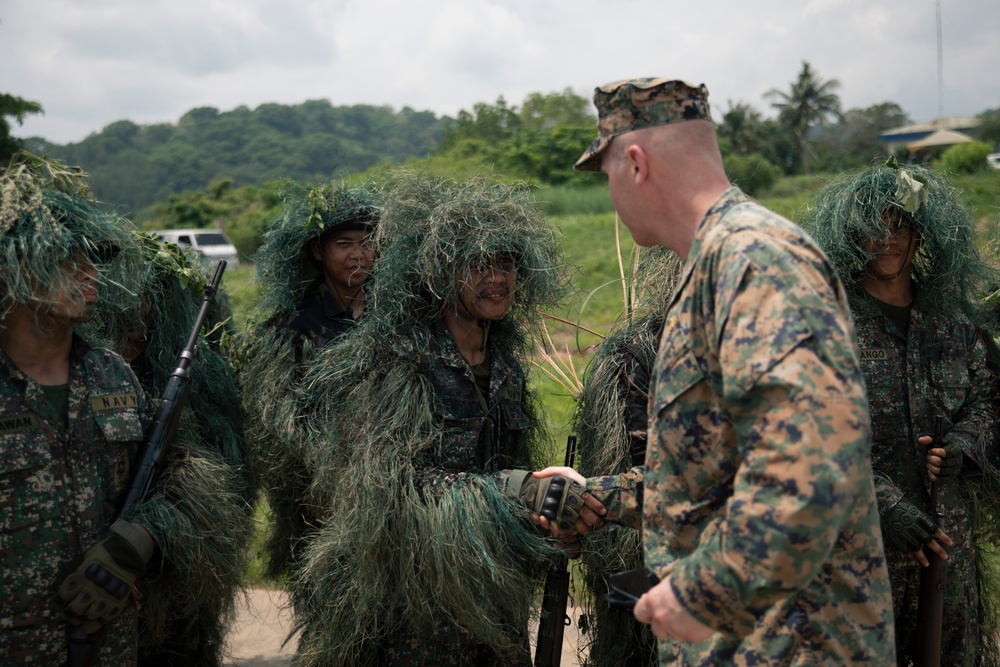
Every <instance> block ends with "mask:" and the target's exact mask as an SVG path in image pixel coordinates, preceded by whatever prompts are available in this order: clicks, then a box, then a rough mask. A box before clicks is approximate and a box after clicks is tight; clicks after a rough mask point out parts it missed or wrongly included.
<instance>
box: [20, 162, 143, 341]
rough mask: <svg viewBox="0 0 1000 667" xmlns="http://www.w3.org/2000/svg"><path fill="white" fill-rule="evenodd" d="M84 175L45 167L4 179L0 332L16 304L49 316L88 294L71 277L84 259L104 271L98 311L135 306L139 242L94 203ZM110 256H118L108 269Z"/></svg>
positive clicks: (25, 168) (29, 167)
mask: <svg viewBox="0 0 1000 667" xmlns="http://www.w3.org/2000/svg"><path fill="white" fill-rule="evenodd" d="M46 172H47V173H46ZM85 176H86V175H85V174H82V173H81V172H74V171H72V170H71V169H70V168H66V167H62V166H61V165H57V164H55V163H51V162H38V161H32V162H29V163H12V164H11V165H10V166H9V167H8V168H7V169H6V170H4V171H3V172H0V266H2V267H3V270H2V273H0V326H2V322H3V320H5V319H6V317H7V315H8V314H9V313H10V312H11V310H12V309H13V308H14V307H15V306H17V305H28V306H30V307H32V308H34V309H35V310H36V311H38V312H44V310H46V309H47V308H48V307H50V306H51V305H52V304H54V303H55V302H57V300H58V299H59V298H60V297H59V294H61V293H63V292H64V291H65V290H67V289H68V290H80V289H82V286H81V285H80V284H78V283H77V282H76V281H74V280H68V279H67V273H66V272H67V269H68V268H69V267H70V266H71V264H72V263H74V262H76V261H79V260H84V261H91V262H92V263H94V264H95V265H96V266H97V267H98V271H97V287H98V289H97V307H98V308H103V309H105V310H115V311H117V312H122V311H125V310H127V309H129V308H130V307H132V305H134V304H135V295H134V293H132V292H131V291H130V290H129V289H127V288H126V287H125V285H127V284H128V280H129V276H131V275H132V273H133V272H134V271H136V269H137V267H138V263H139V253H138V248H137V246H136V244H135V241H134V238H133V235H132V233H131V231H129V229H128V227H127V223H126V222H125V221H124V220H123V219H122V218H119V217H117V216H115V215H111V214H106V213H103V212H102V211H100V210H99V209H98V208H97V206H96V204H95V203H94V202H93V201H92V200H91V199H89V193H88V191H87V189H86V186H85V182H84V178H85ZM57 187H59V188H62V190H60V189H57ZM109 249H117V250H118V254H117V255H116V256H115V257H114V259H112V260H111V261H110V262H105V261H103V260H104V259H106V258H107V256H108V250H109ZM82 298H83V296H82V294H81V295H80V299H82Z"/></svg>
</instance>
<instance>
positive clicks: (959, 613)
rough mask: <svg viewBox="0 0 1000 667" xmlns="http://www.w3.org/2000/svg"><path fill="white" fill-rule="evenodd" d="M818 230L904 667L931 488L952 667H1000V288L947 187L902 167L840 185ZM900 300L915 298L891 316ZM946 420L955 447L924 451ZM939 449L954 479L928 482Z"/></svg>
mask: <svg viewBox="0 0 1000 667" xmlns="http://www.w3.org/2000/svg"><path fill="white" fill-rule="evenodd" d="M887 223H891V226H892V227H893V228H892V229H890V228H889V226H887ZM809 224H810V227H811V228H812V229H814V233H815V234H816V238H817V241H818V242H819V243H820V244H821V245H823V246H824V248H825V249H826V250H827V252H828V253H829V254H830V257H831V259H832V260H833V261H834V262H835V263H836V265H837V268H838V269H839V271H840V274H841V277H842V279H843V281H844V283H845V284H847V285H848V286H849V290H850V292H849V296H850V303H851V308H852V310H853V312H854V321H855V325H856V327H857V333H858V348H859V352H860V357H861V369H862V372H863V373H864V376H865V380H866V383H867V387H868V394H869V401H870V406H871V417H872V434H873V445H872V465H873V469H874V472H875V481H876V491H877V494H878V504H879V512H880V514H881V516H882V521H883V523H882V527H883V532H884V535H885V539H886V545H887V551H886V555H887V556H888V558H889V571H890V575H891V579H892V587H893V603H894V611H895V619H896V637H897V645H898V652H899V661H900V664H902V665H908V664H910V663H911V661H912V660H914V659H915V658H916V657H917V656H916V651H917V650H918V649H917V646H918V644H916V643H915V642H916V641H917V640H918V638H917V637H916V631H917V604H918V594H919V580H920V572H921V565H920V563H919V562H918V561H917V560H916V559H915V558H914V557H912V555H911V552H913V551H919V550H920V546H922V545H924V544H926V543H929V542H930V539H931V538H930V533H934V532H936V530H935V528H934V527H933V519H932V517H930V516H929V515H928V514H927V513H926V510H928V508H929V494H930V490H931V485H932V481H934V480H933V479H932V477H931V475H932V474H933V475H934V477H937V480H936V482H934V483H936V484H937V487H938V494H937V509H938V511H939V512H941V513H942V515H943V523H942V525H941V528H942V529H943V531H944V533H946V534H947V536H948V538H950V540H951V544H950V545H949V546H947V553H948V560H947V562H946V570H947V588H946V590H945V593H944V614H943V619H944V624H943V628H942V642H941V663H940V664H941V665H949V666H950V665H955V666H962V667H973V666H974V665H977V664H978V665H996V664H1000V662H998V655H997V650H996V641H995V636H996V629H997V619H996V610H995V606H994V603H993V596H994V595H995V591H996V580H995V577H990V576H989V568H988V567H986V568H984V567H983V553H982V549H981V547H982V546H988V547H992V545H991V544H989V543H990V542H992V543H993V544H995V543H996V537H997V535H996V530H997V528H996V526H995V525H993V524H995V523H996V521H995V520H994V519H992V518H991V515H992V514H993V509H992V508H993V507H994V506H995V505H994V503H995V501H996V499H997V495H996V494H997V491H998V486H997V477H996V465H997V452H996V449H995V443H994V442H993V437H994V433H995V419H996V415H995V413H994V405H995V399H996V397H995V396H994V394H993V391H994V389H993V386H992V383H993V379H994V378H993V377H992V375H991V373H990V371H989V369H988V366H987V348H986V345H985V341H984V332H983V330H982V329H981V328H980V327H979V326H977V323H976V322H977V320H978V319H979V314H978V313H977V309H976V307H975V305H974V302H973V300H974V295H975V291H976V289H977V287H978V286H981V285H984V284H989V283H992V282H993V281H995V279H996V278H995V276H994V275H993V273H994V272H993V270H992V269H990V268H989V267H988V266H987V265H986V264H985V262H984V261H983V260H982V258H981V257H980V256H979V253H978V252H977V251H976V249H975V245H974V243H973V224H972V220H971V218H970V217H969V215H968V213H967V212H966V211H965V209H964V208H963V207H962V205H961V203H960V202H959V201H958V199H957V197H956V195H955V193H954V191H953V189H952V188H951V187H950V186H949V185H948V184H947V183H946V182H945V181H944V180H943V179H942V178H941V177H940V176H937V175H936V174H934V173H933V172H931V171H929V170H926V169H922V168H918V167H897V166H896V165H895V164H894V163H892V164H890V165H887V166H883V167H879V168H875V169H868V170H866V171H863V172H860V173H858V174H855V175H853V176H851V177H847V178H844V179H842V180H840V181H838V182H836V183H833V184H831V185H829V186H828V187H827V188H826V189H824V190H823V192H821V193H820V194H819V195H818V199H817V203H816V206H815V208H814V209H813V211H812V214H811V216H810V219H809ZM883 257H884V259H883ZM893 262H895V263H893ZM899 289H901V290H903V291H902V292H899V293H900V294H903V295H905V297H906V298H904V299H902V301H900V302H897V303H891V304H890V303H887V301H886V300H888V299H893V301H896V299H895V298H894V296H895V295H896V294H897V290H899ZM883 299H886V300H883ZM938 417H940V418H942V419H943V442H940V443H933V442H926V441H921V440H922V439H923V438H926V440H932V438H933V436H934V434H935V426H936V420H937V419H938ZM931 447H935V448H944V449H945V450H946V451H947V455H946V456H945V457H944V459H945V460H947V459H951V461H950V462H949V463H951V465H950V466H948V468H949V469H950V472H951V474H947V473H946V472H945V471H944V470H941V467H942V466H936V468H935V469H936V470H938V472H937V473H933V472H932V471H930V470H929V468H928V463H929V462H928V460H927V459H928V454H929V449H930V448H931ZM929 473H930V474H929ZM902 508H906V509H908V510H911V511H912V512H913V513H914V515H915V516H917V517H918V519H922V520H924V521H930V522H931V523H930V528H929V529H928V530H927V535H926V536H925V537H926V539H920V540H918V541H917V542H916V544H915V545H912V544H909V543H908V542H907V539H906V537H905V531H904V530H903V529H901V528H900V526H899V523H898V522H899V517H900V516H901V513H902V512H903V511H904V510H903V509H902ZM914 523H915V524H917V525H919V521H914ZM932 546H933V545H932ZM990 550H992V548H991V549H990ZM991 584H992V585H991ZM977 655H978V659H977Z"/></svg>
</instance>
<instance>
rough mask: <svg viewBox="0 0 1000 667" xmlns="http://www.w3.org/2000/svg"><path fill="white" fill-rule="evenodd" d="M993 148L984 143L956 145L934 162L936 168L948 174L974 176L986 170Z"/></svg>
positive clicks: (974, 142) (975, 142) (973, 142)
mask: <svg viewBox="0 0 1000 667" xmlns="http://www.w3.org/2000/svg"><path fill="white" fill-rule="evenodd" d="M992 152H993V146H991V145H990V144H987V143H983V142H982V141H972V142H969V143H965V144H955V145H954V146H952V147H951V148H949V149H948V150H946V151H945V152H944V153H942V154H941V157H940V158H939V159H938V160H937V161H935V162H934V168H935V169H936V170H938V171H942V172H944V173H948V174H973V173H975V172H977V171H982V170H983V169H986V156H987V155H989V154H990V153H992Z"/></svg>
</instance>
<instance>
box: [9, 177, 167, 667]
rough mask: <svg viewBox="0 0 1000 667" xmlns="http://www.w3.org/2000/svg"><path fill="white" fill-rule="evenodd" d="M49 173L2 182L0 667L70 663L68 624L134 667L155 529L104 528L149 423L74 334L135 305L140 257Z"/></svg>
mask: <svg viewBox="0 0 1000 667" xmlns="http://www.w3.org/2000/svg"><path fill="white" fill-rule="evenodd" d="M49 167H50V168H51V169H52V170H53V183H51V184H50V183H49V182H48V180H47V179H46V178H45V177H44V176H43V175H42V171H41V168H37V169H36V168H34V167H29V166H28V165H26V164H21V165H12V166H11V167H10V168H9V169H8V170H7V171H6V172H5V173H3V174H2V175H0V662H3V663H4V664H41V665H55V664H63V663H65V661H66V660H67V646H68V644H67V629H68V627H69V626H68V624H72V626H73V627H74V628H78V629H82V630H83V631H84V632H85V634H90V635H94V634H97V633H99V632H101V631H105V632H106V633H107V639H106V642H105V644H104V647H103V649H102V650H101V652H100V654H99V657H100V661H101V663H100V664H102V665H134V664H135V663H136V646H137V637H136V614H135V606H134V604H133V603H132V600H131V597H132V596H131V595H130V593H131V592H132V590H133V586H134V585H136V584H138V585H139V588H140V589H141V588H143V587H144V584H143V582H142V581H141V579H142V577H143V575H144V574H146V572H147V570H149V571H150V572H155V571H156V570H157V569H158V567H159V562H160V559H161V556H160V553H161V552H160V550H159V549H158V548H157V542H156V541H155V539H154V537H155V536H156V535H157V526H156V525H155V524H154V523H152V522H151V521H149V517H147V516H146V515H144V514H143V512H145V511H146V510H147V509H148V508H147V507H146V506H145V505H140V506H139V507H138V508H137V513H136V514H135V515H130V516H125V517H122V519H121V520H119V521H117V522H115V523H114V525H112V524H111V522H112V519H113V518H114V516H115V511H116V508H117V506H118V503H119V502H120V499H121V498H120V494H121V493H122V491H123V490H124V489H125V488H126V487H127V485H128V483H129V476H130V469H131V466H132V464H133V462H134V457H135V455H136V451H137V449H138V447H139V445H140V444H141V442H142V439H143V427H144V425H145V424H146V423H148V420H149V418H150V417H151V415H150V411H149V404H148V401H147V398H146V395H145V393H144V392H143V389H142V387H141V385H140V384H139V381H138V380H137V379H136V377H135V374H134V373H133V372H132V371H131V370H130V369H129V367H128V366H127V365H126V364H125V362H124V361H123V360H122V359H121V357H119V356H118V355H117V354H115V353H113V352H110V351H108V350H103V349H98V348H95V347H91V346H90V345H89V344H88V343H87V342H86V341H85V340H84V339H83V338H81V337H80V336H79V335H78V334H77V333H76V331H75V329H76V328H77V327H78V326H79V325H81V324H82V323H83V322H85V321H86V320H87V319H89V317H90V316H91V314H92V313H93V311H94V309H95V307H102V308H104V307H106V308H109V309H115V308H128V307H130V306H131V304H132V303H133V301H132V300H131V299H130V296H129V292H128V290H124V289H121V288H120V286H121V285H123V284H125V283H127V281H128V276H129V275H131V274H132V273H133V272H134V271H135V270H136V269H137V267H138V259H139V253H138V248H137V246H136V243H135V240H134V238H133V236H132V234H131V232H129V231H128V230H127V229H126V228H125V226H124V225H123V224H122V221H121V220H120V219H119V218H116V217H114V216H108V215H105V214H103V213H102V212H100V211H99V210H98V209H97V208H96V207H95V206H94V204H93V203H92V202H91V201H90V200H89V199H88V198H87V196H85V193H84V191H82V190H80V189H79V185H78V182H74V179H73V178H71V177H72V176H73V174H72V173H70V172H69V171H68V170H63V169H61V168H60V167H57V166H55V165H49ZM53 185H58V186H60V187H61V188H63V190H65V191H60V190H57V189H55V188H54V187H52V186H53ZM57 592H58V595H57Z"/></svg>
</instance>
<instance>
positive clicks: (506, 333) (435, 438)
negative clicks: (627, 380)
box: [294, 175, 563, 665]
mask: <svg viewBox="0 0 1000 667" xmlns="http://www.w3.org/2000/svg"><path fill="white" fill-rule="evenodd" d="M376 236H377V238H376V247H375V250H376V260H375V266H374V272H373V277H372V282H371V284H370V287H371V289H370V291H369V296H368V302H367V305H366V309H367V310H366V315H365V317H364V318H363V319H362V320H361V322H360V324H359V325H358V326H357V328H356V329H355V330H354V331H353V332H352V333H351V334H349V335H347V336H346V337H345V338H344V339H342V341H341V342H339V343H337V344H334V345H332V346H330V347H327V348H325V349H324V350H323V351H322V352H321V353H320V354H319V355H318V357H317V359H316V365H315V366H314V367H313V368H312V369H310V371H309V374H308V376H307V378H306V379H307V381H308V383H309V384H308V387H309V396H308V399H309V405H310V406H311V407H310V410H309V412H308V414H309V421H308V427H309V432H310V435H309V437H308V438H307V439H306V444H307V447H308V451H307V459H308V461H309V462H310V466H311V468H312V470H313V473H314V476H313V487H312V491H313V493H312V496H313V498H314V499H315V503H316V505H317V507H318V508H320V510H321V512H322V514H323V517H324V524H323V527H322V529H321V530H320V531H319V532H318V533H317V534H316V536H315V538H314V539H313V540H311V542H310V544H309V546H308V549H307V550H306V552H305V558H304V560H303V570H302V576H301V578H300V579H298V580H297V581H296V585H295V588H294V595H295V598H296V618H297V622H298V624H299V625H300V626H301V627H303V636H302V639H301V641H300V644H299V658H298V660H299V664H301V665H370V664H373V663H374V660H375V655H376V651H375V648H376V647H377V646H379V645H380V644H382V643H383V642H385V641H386V638H387V637H390V636H392V635H393V634H394V633H397V632H399V631H411V632H412V631H415V632H418V633H419V632H423V631H425V630H426V629H427V628H429V627H431V626H433V625H434V623H435V621H444V622H446V623H448V624H451V625H453V626H457V627H460V628H463V629H464V630H465V631H467V632H468V633H470V634H471V635H472V636H473V637H475V639H476V640H477V641H479V642H482V643H484V644H488V645H490V646H491V647H493V649H494V650H495V651H497V653H499V654H503V653H504V652H505V651H508V650H510V649H511V648H512V646H513V645H514V644H516V643H517V642H518V641H520V639H521V638H523V635H520V634H519V633H521V632H523V631H524V629H526V627H527V622H528V618H529V615H530V613H531V609H532V604H533V602H534V599H535V593H536V592H537V589H538V585H539V583H540V578H541V576H542V575H543V574H544V571H545V569H546V567H547V559H548V558H550V557H552V556H554V555H555V554H556V553H557V550H556V549H555V548H554V546H553V545H552V544H550V543H549V542H548V541H547V540H546V539H545V538H543V537H542V536H540V535H539V533H538V532H537V531H536V529H535V528H534V527H533V526H531V524H530V523H529V522H527V520H526V517H525V516H524V511H523V509H520V508H518V507H517V506H516V505H515V504H513V503H511V502H510V501H509V500H507V499H506V498H504V497H503V495H502V493H501V491H500V489H499V488H498V486H497V483H496V479H495V477H494V476H493V475H492V474H490V473H485V472H482V471H480V472H474V471H469V472H466V473H458V474H457V479H456V480H455V483H454V484H447V485H443V486H442V487H436V489H435V492H434V495H433V497H425V493H430V491H428V490H427V489H426V488H422V487H420V486H419V485H418V483H417V479H418V467H419V460H420V459H421V458H422V457H425V456H428V455H430V456H433V452H435V451H436V449H437V448H438V447H442V446H445V443H447V442H449V441H450V440H451V439H454V438H455V437H456V435H455V431H454V430H451V431H449V427H448V426H446V425H445V424H442V423H441V422H439V421H438V419H437V417H436V410H435V405H436V399H435V395H434V393H433V390H432V388H431V386H430V382H429V380H428V378H427V377H426V375H424V373H423V372H422V370H421V366H422V364H426V363H438V361H437V360H436V359H435V357H434V355H433V352H432V350H433V349H434V347H433V341H434V340H436V338H435V336H436V334H435V329H436V328H438V327H439V326H441V325H440V315H441V313H442V312H443V311H444V309H445V308H450V307H454V303H455V300H456V298H457V295H458V293H459V290H460V289H461V286H462V282H463V280H465V279H467V276H468V270H469V268H470V267H475V266H478V265H479V264H480V263H481V262H482V261H483V260H484V259H486V258H489V257H491V256H493V255H494V254H496V253H506V254H510V255H512V256H514V257H515V258H516V261H517V287H516V290H515V296H514V305H513V307H512V309H511V311H510V313H509V314H508V315H507V317H505V318H504V319H503V320H500V321H499V322H495V323H493V325H492V326H491V328H490V334H489V335H490V341H491V343H490V344H491V350H492V353H493V354H494V355H495V356H494V358H496V355H499V356H501V357H506V358H511V357H512V358H515V359H519V360H521V362H522V365H523V361H524V359H525V358H526V355H527V354H528V349H529V348H528V334H529V331H530V328H531V327H532V326H533V325H534V324H536V323H537V322H538V321H539V316H538V314H537V309H538V308H539V307H542V306H545V305H548V304H550V303H552V302H553V300H554V299H556V298H557V297H558V296H559V295H560V293H561V290H562V285H563V281H562V277H561V274H560V270H559V267H558V266H556V265H554V262H555V261H556V259H557V257H558V254H557V244H556V240H555V235H554V233H553V230H552V229H551V227H550V226H549V225H548V224H547V223H546V222H545V221H544V219H543V218H542V216H541V215H540V214H539V213H537V212H536V211H535V210H534V209H533V208H532V207H531V206H530V204H529V198H528V192H527V190H526V188H523V187H519V186H505V185H501V184H497V183H493V182H489V181H485V180H473V181H469V182H465V183H450V182H446V181H442V180H437V179H430V178H421V177H419V176H415V175H401V176H398V177H397V178H395V179H394V180H392V181H391V182H390V183H389V185H388V186H387V188H386V202H385V205H384V209H383V217H382V219H381V221H380V223H379V228H378V232H377V235H376ZM445 335H446V334H445ZM526 408H527V410H528V412H527V414H526V416H527V417H528V418H529V419H530V420H531V422H532V423H533V424H534V428H532V429H530V430H529V434H528V436H527V437H525V438H523V439H522V442H521V448H522V451H520V452H517V453H516V454H515V456H514V458H515V459H516V461H517V463H518V465H519V467H523V468H532V467H535V466H537V465H539V458H540V456H541V452H542V450H544V449H545V447H544V443H543V437H544V434H543V433H542V430H541V428H540V424H539V420H538V419H537V416H536V414H535V409H534V402H533V401H532V400H530V399H529V400H528V401H527V402H526ZM452 428H453V427H452Z"/></svg>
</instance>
